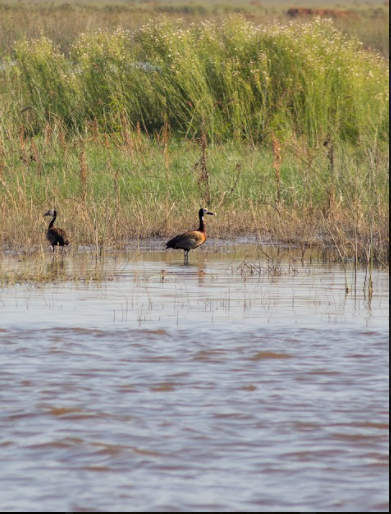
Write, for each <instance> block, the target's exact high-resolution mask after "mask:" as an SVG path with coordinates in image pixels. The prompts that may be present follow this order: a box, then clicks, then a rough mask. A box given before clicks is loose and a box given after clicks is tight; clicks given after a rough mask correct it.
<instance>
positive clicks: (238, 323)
mask: <svg viewBox="0 0 391 514" xmlns="http://www.w3.org/2000/svg"><path fill="white" fill-rule="evenodd" d="M245 254H246V255H248V256H249V258H248V260H247V265H245V266H243V259H244V257H245ZM254 255H255V250H253V251H251V250H249V249H246V250H241V251H237V250H235V248H232V249H229V248H228V251H225V252H223V251H219V252H216V253H211V254H209V255H207V254H206V253H205V252H202V253H198V254H196V253H194V254H193V255H192V262H193V265H190V266H188V267H184V266H182V261H181V259H182V255H181V254H175V253H172V254H167V255H166V254H160V253H156V252H152V253H148V252H145V253H140V254H136V255H135V254H134V253H128V254H127V255H116V254H111V255H109V256H106V258H105V261H104V263H103V264H102V268H103V271H104V273H105V280H104V281H102V282H100V283H97V282H88V281H85V280H84V279H85V277H86V276H88V273H89V271H88V270H89V269H91V270H93V269H94V266H95V264H94V261H93V259H92V258H91V256H90V255H89V254H88V253H86V254H82V255H79V256H78V257H76V258H75V257H71V256H67V257H66V258H65V259H64V263H63V264H61V263H58V262H57V263H54V264H53V263H52V262H51V259H50V257H49V256H48V257H47V258H45V259H46V263H45V265H47V266H48V267H50V266H55V268H56V269H58V273H59V274H61V276H62V278H63V277H64V275H65V276H66V274H67V273H69V274H70V276H71V273H70V272H71V271H72V270H73V273H74V272H75V270H76V274H77V273H79V274H80V277H81V278H82V280H80V281H70V282H61V283H52V284H47V285H40V286H38V285H33V284H21V285H15V286H9V287H4V288H3V289H2V290H1V291H0V327H1V328H0V360H1V370H0V462H1V466H0V510H2V511H38V512H39V511H42V510H44V511H70V510H73V511H83V510H100V511H103V510H108V511H209V510H212V511H330V510H333V511H361V512H363V511H386V510H388V434H389V432H388V431H389V418H388V401H389V400H388V335H389V328H388V316H389V314H388V305H389V299H388V294H389V288H388V275H387V274H386V273H383V272H380V271H378V272H376V273H375V274H374V295H373V298H372V300H371V301H370V300H369V298H368V297H367V296H365V295H364V291H363V287H364V279H365V272H364V271H359V274H358V276H357V289H356V291H355V292H354V291H353V292H352V293H351V294H349V295H346V294H345V275H344V272H343V269H342V268H341V267H339V266H337V265H330V264H327V265H326V264H324V263H323V262H321V261H316V260H315V261H313V262H312V264H311V265H309V263H308V260H307V259H305V260H304V262H303V263H301V261H300V259H298V258H297V259H296V258H295V260H292V259H289V260H288V259H284V260H282V262H281V263H280V266H278V267H277V269H276V270H274V271H273V270H272V269H271V268H272V266H269V267H268V266H267V264H266V262H265V261H264V260H263V261H262V262H258V261H256V260H255V258H254ZM206 257H207V260H206V261H205V258H206ZM296 257H297V256H296ZM255 262H256V263H257V266H261V269H258V268H255V270H254V271H255V273H254V274H251V273H250V272H249V271H250V266H249V263H255ZM28 265H29V262H28V260H27V261H25V260H22V261H21V260H20V259H18V258H15V257H9V258H5V259H3V261H2V264H1V266H2V269H3V271H4V270H5V269H16V270H19V271H21V270H23V268H24V267H25V266H28ZM101 271H102V269H101ZM258 271H260V272H261V273H260V274H259V273H257V272H258ZM91 274H92V272H91ZM353 279H354V277H353V275H352V273H351V271H350V269H349V281H350V282H351V284H354V280H353Z"/></svg>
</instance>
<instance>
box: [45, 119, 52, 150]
mask: <svg viewBox="0 0 391 514" xmlns="http://www.w3.org/2000/svg"><path fill="white" fill-rule="evenodd" d="M51 138H52V126H51V125H50V123H46V126H45V148H46V147H47V146H48V145H49V144H50V141H51Z"/></svg>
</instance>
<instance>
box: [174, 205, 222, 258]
mask: <svg viewBox="0 0 391 514" xmlns="http://www.w3.org/2000/svg"><path fill="white" fill-rule="evenodd" d="M205 216H215V215H214V214H213V212H209V211H208V210H207V209H201V210H200V212H199V217H200V227H199V229H198V230H193V231H191V232H185V233H184V234H181V235H180V236H177V237H174V239H171V241H169V242H168V243H167V248H173V249H174V250H184V252H185V264H187V263H188V262H189V253H190V252H191V250H195V249H196V248H199V247H200V246H202V245H203V244H204V243H205V241H206V229H205V222H204V217H205Z"/></svg>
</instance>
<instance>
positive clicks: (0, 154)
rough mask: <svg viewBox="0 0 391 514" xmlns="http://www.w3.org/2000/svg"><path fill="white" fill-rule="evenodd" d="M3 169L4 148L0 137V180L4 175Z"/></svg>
mask: <svg viewBox="0 0 391 514" xmlns="http://www.w3.org/2000/svg"><path fill="white" fill-rule="evenodd" d="M4 171H5V148H4V144H3V141H2V139H1V138H0V180H2V179H3V177H4Z"/></svg>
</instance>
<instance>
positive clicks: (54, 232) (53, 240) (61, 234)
mask: <svg viewBox="0 0 391 514" xmlns="http://www.w3.org/2000/svg"><path fill="white" fill-rule="evenodd" d="M45 216H51V217H52V221H51V222H50V224H49V227H48V231H47V232H46V239H47V240H48V241H49V243H50V244H51V245H52V248H53V253H54V247H55V246H61V247H64V246H68V245H69V241H68V236H67V234H66V232H65V230H63V229H62V228H57V227H53V225H54V222H55V221H56V218H57V211H56V210H55V209H53V210H50V211H48V212H47V213H46V214H44V217H45Z"/></svg>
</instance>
